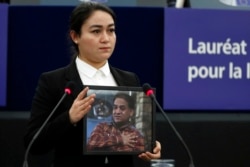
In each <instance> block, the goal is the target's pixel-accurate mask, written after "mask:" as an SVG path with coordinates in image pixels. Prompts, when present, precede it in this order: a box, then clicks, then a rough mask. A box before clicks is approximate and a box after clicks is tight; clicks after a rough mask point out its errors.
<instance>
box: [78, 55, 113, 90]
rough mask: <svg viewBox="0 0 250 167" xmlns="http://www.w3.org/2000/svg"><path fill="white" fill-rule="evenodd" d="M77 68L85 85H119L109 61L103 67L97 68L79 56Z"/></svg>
mask: <svg viewBox="0 0 250 167" xmlns="http://www.w3.org/2000/svg"><path fill="white" fill-rule="evenodd" d="M76 68H77V70H78V72H79V75H80V78H81V80H82V83H83V84H84V85H100V86H117V83H116V82H115V79H114V77H113V75H112V74H111V72H110V69H109V64H108V61H107V62H106V63H105V65H104V66H103V67H101V68H100V69H96V68H94V67H93V66H91V65H89V64H88V63H86V62H84V61H82V60H81V59H79V58H78V57H77V58H76Z"/></svg>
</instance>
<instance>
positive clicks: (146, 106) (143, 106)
mask: <svg viewBox="0 0 250 167" xmlns="http://www.w3.org/2000/svg"><path fill="white" fill-rule="evenodd" d="M88 87H89V90H88V93H87V96H88V95H90V94H93V93H94V94H96V98H95V102H94V104H93V105H92V108H91V110H90V111H89V112H88V114H87V115H86V116H85V117H84V121H83V139H84V140H83V154H85V155H88V154H95V155H96V154H100V155H109V154H133V155H134V154H139V153H142V152H146V151H151V152H152V150H153V148H154V147H155V112H156V107H155V104H154V102H153V100H152V99H151V98H150V97H148V96H147V95H146V94H145V93H144V92H143V89H142V87H122V86H88ZM154 91H155V89H154ZM117 93H126V94H129V95H130V96H132V97H133V98H134V100H135V106H136V108H135V112H134V114H133V117H132V118H131V120H130V121H131V122H132V125H133V127H134V129H135V130H137V131H139V132H140V133H141V134H142V136H143V137H142V138H141V139H138V141H137V139H136V140H135V142H136V144H135V145H133V146H134V147H133V146H128V145H126V146H124V145H123V144H122V143H121V142H118V141H119V140H120V139H121V136H120V135H121V134H118V133H116V132H114V131H113V130H112V132H106V129H105V130H103V129H102V130H101V131H99V132H101V133H103V132H104V131H105V134H101V135H99V133H98V135H97V136H98V137H100V138H98V140H94V143H95V146H96V145H98V147H96V148H93V147H92V146H93V145H91V147H88V142H89V140H90V136H91V133H92V131H93V130H94V128H95V127H96V126H97V125H98V124H100V123H104V124H106V125H107V126H110V125H111V124H112V123H111V122H112V120H113V117H112V113H113V98H114V96H115V94H117ZM101 127H104V126H101ZM118 131H119V130H118ZM113 132H114V133H113ZM111 136H112V137H113V138H109V137H111ZM114 138H115V140H111V139H114ZM138 138H139V137H138ZM118 139H119V140H118ZM111 141H115V142H113V144H112V142H111ZM141 141H143V144H141V146H142V145H143V147H136V145H137V144H138V143H142V142H141ZM137 142H138V143H137ZM96 143H98V144H96ZM117 143H119V144H117ZM106 145H112V146H111V147H106ZM138 145H139V144H138ZM99 146H100V147H99ZM137 148H138V149H137Z"/></svg>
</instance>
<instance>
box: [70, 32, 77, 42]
mask: <svg viewBox="0 0 250 167" xmlns="http://www.w3.org/2000/svg"><path fill="white" fill-rule="evenodd" d="M70 38H71V40H72V41H73V42H74V43H75V44H78V35H77V33H76V32H75V31H74V30H71V31H70Z"/></svg>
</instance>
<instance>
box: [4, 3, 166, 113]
mask: <svg viewBox="0 0 250 167" xmlns="http://www.w3.org/2000/svg"><path fill="white" fill-rule="evenodd" d="M73 8H74V7H73V6H68V7H67V6H9V28H8V29H9V32H8V69H7V70H8V73H7V77H8V78H7V83H8V88H7V106H6V107H5V108H1V110H3V109H4V110H5V111H6V110H9V111H21V110H30V106H31V101H32V97H33V95H34V92H35V88H36V85H37V81H38V78H39V75H40V74H41V73H42V72H45V71H49V70H53V69H56V68H58V67H62V66H65V65H67V64H68V63H69V61H70V58H71V52H70V45H69V42H68V20H69V15H70V13H71V11H72V10H73ZM113 9H114V10H115V12H116V14H117V30H116V32H117V46H116V49H115V52H114V54H113V55H112V57H111V59H110V63H111V64H112V65H113V66H116V67H119V68H122V69H124V70H129V71H134V72H135V73H137V74H138V76H139V77H140V79H141V82H142V83H141V84H143V83H144V82H148V83H150V84H151V85H152V86H153V87H155V88H156V91H157V98H158V100H159V101H160V103H161V102H162V83H163V78H162V76H163V74H162V72H163V64H162V63H163V14H164V13H163V8H147V7H145V8H143V7H113Z"/></svg>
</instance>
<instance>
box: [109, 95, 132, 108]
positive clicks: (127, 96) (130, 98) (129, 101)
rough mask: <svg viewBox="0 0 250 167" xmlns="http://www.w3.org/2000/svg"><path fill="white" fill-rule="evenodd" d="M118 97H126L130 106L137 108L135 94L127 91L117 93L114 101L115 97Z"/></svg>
mask: <svg viewBox="0 0 250 167" xmlns="http://www.w3.org/2000/svg"><path fill="white" fill-rule="evenodd" d="M117 98H121V99H124V100H125V101H126V102H127V103H128V107H129V108H130V109H133V110H135V99H134V97H133V96H130V95H128V94H126V93H117V94H116V95H115V96H114V98H113V101H115V99H117Z"/></svg>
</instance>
